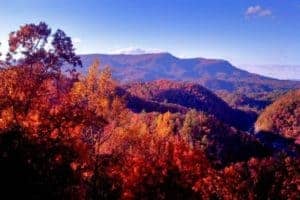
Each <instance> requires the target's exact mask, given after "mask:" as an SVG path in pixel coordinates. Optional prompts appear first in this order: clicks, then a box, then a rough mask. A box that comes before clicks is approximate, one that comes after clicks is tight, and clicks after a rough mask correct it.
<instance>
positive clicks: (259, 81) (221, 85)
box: [80, 53, 300, 93]
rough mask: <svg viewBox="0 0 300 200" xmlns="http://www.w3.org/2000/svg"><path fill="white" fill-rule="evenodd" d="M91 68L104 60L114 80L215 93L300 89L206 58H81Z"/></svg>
mask: <svg viewBox="0 0 300 200" xmlns="http://www.w3.org/2000/svg"><path fill="white" fill-rule="evenodd" d="M81 59H82V62H83V66H84V67H83V68H82V69H80V71H81V72H83V73H86V72H87V69H88V66H89V65H90V64H91V63H92V62H93V61H94V60H95V59H98V60H100V63H101V64H102V66H106V65H108V66H110V67H111V68H112V71H113V75H114V77H115V78H116V79H117V80H119V81H120V82H123V83H128V82H136V81H142V82H145V81H152V80H158V79H168V80H181V81H195V82H197V83H200V84H201V85H203V86H205V87H207V88H208V89H211V90H213V91H228V92H241V93H260V92H270V91H274V90H276V91H277V90H279V91H280V90H284V91H286V90H289V89H291V88H297V87H300V82H299V81H287V80H277V79H273V78H268V77H264V76H260V75H257V74H252V73H249V72H247V71H244V70H241V69H238V68H236V67H234V66H233V65H231V64H230V63H229V62H228V61H225V60H219V59H205V58H177V57H175V56H173V55H171V54H169V53H152V54H140V55H125V54H119V55H106V54H89V55H82V56H81Z"/></svg>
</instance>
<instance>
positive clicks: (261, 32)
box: [0, 0, 300, 65]
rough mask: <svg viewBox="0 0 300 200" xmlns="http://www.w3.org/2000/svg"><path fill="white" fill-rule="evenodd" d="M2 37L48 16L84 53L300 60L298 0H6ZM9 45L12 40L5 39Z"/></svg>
mask: <svg viewBox="0 0 300 200" xmlns="http://www.w3.org/2000/svg"><path fill="white" fill-rule="evenodd" d="M1 4H2V5H1V7H2V9H1V12H0V24H1V29H0V40H1V41H2V42H3V41H5V40H7V35H8V33H9V32H10V31H12V30H16V29H17V28H18V27H19V25H21V24H24V23H31V22H34V23H37V22H39V21H45V22H46V23H48V24H49V26H50V27H52V29H57V28H61V29H63V30H64V31H65V32H66V33H67V34H68V35H70V36H72V37H73V38H74V40H75V45H76V48H77V52H78V53H112V52H113V53H117V52H120V51H122V50H128V49H135V48H140V49H145V50H148V51H164V52H165V51H168V52H170V53H172V54H174V55H177V56H179V57H209V58H223V59H227V60H229V61H231V62H232V63H233V64H236V65H240V64H300V56H299V55H300V53H299V52H300V1H299V0H260V1H258V0H206V1H205V0H82V1H80V0H78V1H74V0H43V1H41V0H2V1H1ZM3 46H4V47H2V48H5V44H4V45H3Z"/></svg>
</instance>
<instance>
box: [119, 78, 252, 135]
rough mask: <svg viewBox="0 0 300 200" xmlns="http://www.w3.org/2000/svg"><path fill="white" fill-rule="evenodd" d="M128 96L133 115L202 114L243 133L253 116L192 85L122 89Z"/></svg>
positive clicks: (164, 82)
mask: <svg viewBox="0 0 300 200" xmlns="http://www.w3.org/2000/svg"><path fill="white" fill-rule="evenodd" d="M123 89H124V90H125V91H127V92H128V93H129V94H130V97H129V98H127V102H128V107H129V108H131V109H132V110H135V111H138V112H139V111H141V110H145V111H146V112H148V111H158V112H161V111H162V112H164V111H170V112H187V111H188V110H189V109H195V110H197V111H202V112H204V113H207V114H209V115H212V116H214V117H216V118H217V119H219V120H221V121H223V122H225V123H227V124H229V125H232V126H235V127H237V128H240V129H243V130H249V128H250V127H251V125H252V123H253V122H254V121H255V119H256V118H255V117H256V116H255V114H253V113H251V112H248V113H247V112H242V111H240V110H236V109H232V108H231V107H230V106H229V105H228V104H227V103H226V102H224V101H223V100H222V99H221V98H219V97H218V96H216V95H215V94H214V93H213V92H211V91H209V90H208V89H206V88H204V87H202V86H201V85H199V84H196V83H190V82H182V81H170V80H156V81H150V82H146V83H131V84H126V85H124V86H123Z"/></svg>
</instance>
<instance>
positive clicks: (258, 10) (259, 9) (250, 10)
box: [245, 5, 272, 17]
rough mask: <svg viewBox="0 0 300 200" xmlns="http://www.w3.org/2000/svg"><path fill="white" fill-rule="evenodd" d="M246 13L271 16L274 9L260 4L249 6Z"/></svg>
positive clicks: (248, 14) (255, 15) (247, 14)
mask: <svg viewBox="0 0 300 200" xmlns="http://www.w3.org/2000/svg"><path fill="white" fill-rule="evenodd" d="M245 15H246V16H248V17H250V16H254V17H257V16H258V17H266V16H271V15H272V11H271V10H269V9H267V8H263V7H261V6H260V5H256V6H250V7H248V8H247V10H246V12H245Z"/></svg>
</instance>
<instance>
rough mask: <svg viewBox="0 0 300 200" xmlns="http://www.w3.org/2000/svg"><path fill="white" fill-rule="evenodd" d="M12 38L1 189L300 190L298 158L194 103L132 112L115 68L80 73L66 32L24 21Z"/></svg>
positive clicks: (106, 194)
mask: <svg viewBox="0 0 300 200" xmlns="http://www.w3.org/2000/svg"><path fill="white" fill-rule="evenodd" d="M9 47H10V48H9V53H8V54H7V56H6V59H5V60H4V61H2V62H1V71H0V82H1V84H0V132H1V133H0V177H1V179H0V181H1V185H2V187H1V190H2V192H1V195H2V197H1V198H7V197H8V198H9V199H15V198H21V197H22V198H24V199H297V198H299V184H300V183H299V170H300V165H299V164H300V163H299V159H297V158H294V157H290V156H287V155H285V154H276V155H273V154H272V152H271V150H270V149H268V148H266V147H264V146H263V145H262V144H260V143H259V142H258V141H257V140H256V139H255V138H253V137H252V136H249V135H246V134H244V133H243V132H241V131H239V130H236V129H234V128H231V127H229V126H227V125H226V124H223V123H222V122H220V121H218V120H217V119H215V118H213V117H211V116H207V115H206V114H204V113H201V112H197V111H195V110H190V111H189V112H187V113H186V114H180V113H170V112H166V113H158V112H153V113H145V112H141V113H133V112H132V111H130V110H129V109H128V108H127V107H126V105H127V104H126V98H125V97H123V96H122V95H118V84H117V83H116V82H115V81H114V80H112V78H111V72H110V70H109V68H105V69H104V70H99V69H98V67H99V64H98V63H97V62H95V63H94V64H93V65H92V66H91V67H90V70H89V73H88V74H87V75H86V76H82V75H80V74H78V73H76V67H80V65H81V62H80V59H79V57H77V56H76V55H75V53H74V48H73V46H72V42H71V38H69V37H68V36H66V34H65V33H64V32H63V31H61V30H58V31H56V32H54V33H52V31H51V30H50V29H49V27H48V26H47V25H46V24H45V23H40V24H37V25H36V24H27V25H24V26H22V27H21V28H20V29H19V30H18V31H16V32H13V33H11V34H10V38H9ZM46 47H47V48H46ZM15 58H18V59H15ZM65 62H67V63H70V64H71V65H70V66H74V67H70V68H69V69H63V67H62V66H63V64H64V63H65ZM66 71H67V72H66Z"/></svg>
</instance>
